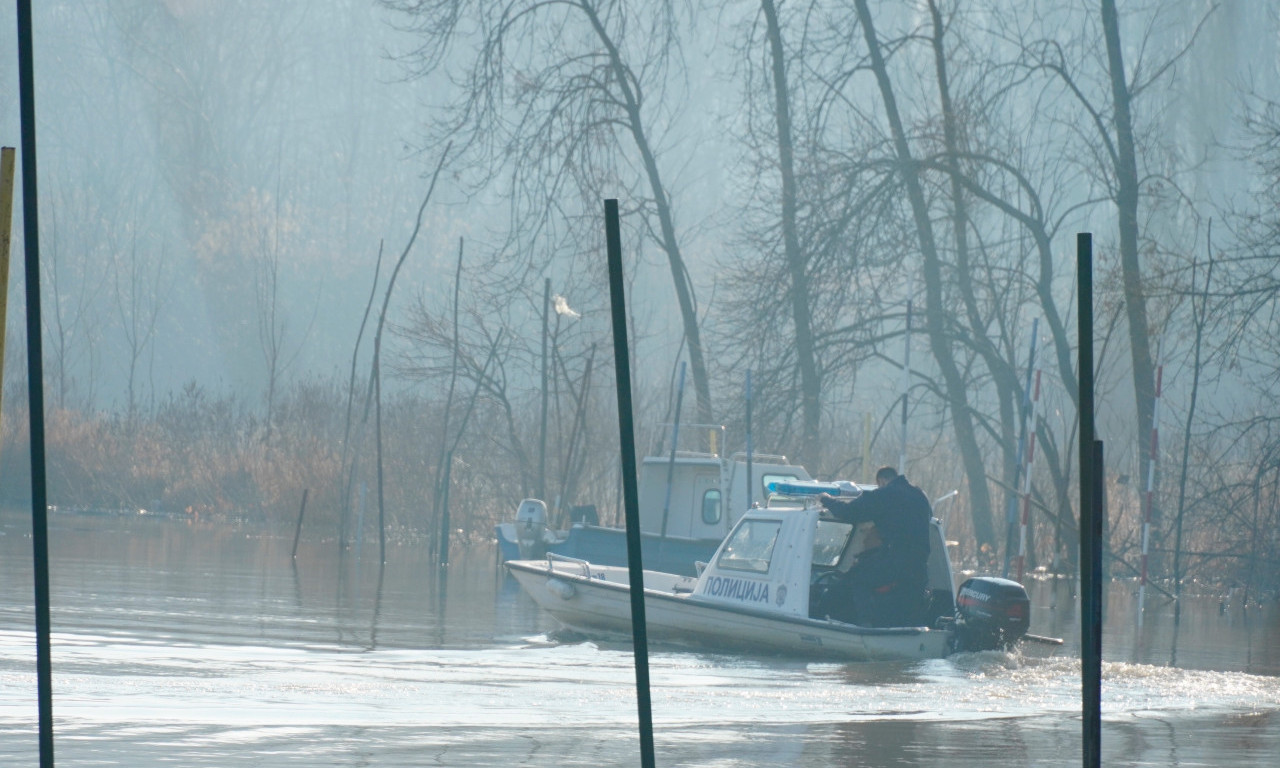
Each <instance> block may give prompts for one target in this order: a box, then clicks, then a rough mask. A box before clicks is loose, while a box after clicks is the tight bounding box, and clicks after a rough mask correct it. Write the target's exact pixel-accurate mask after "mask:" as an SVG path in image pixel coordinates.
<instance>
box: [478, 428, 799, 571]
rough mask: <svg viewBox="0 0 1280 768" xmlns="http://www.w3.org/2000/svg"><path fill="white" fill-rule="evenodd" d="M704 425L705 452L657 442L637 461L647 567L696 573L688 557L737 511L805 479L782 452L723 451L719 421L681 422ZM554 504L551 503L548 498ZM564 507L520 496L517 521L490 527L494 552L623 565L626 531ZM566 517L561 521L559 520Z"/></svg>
mask: <svg viewBox="0 0 1280 768" xmlns="http://www.w3.org/2000/svg"><path fill="white" fill-rule="evenodd" d="M704 429H710V430H711V431H712V432H713V433H714V435H713V438H712V439H711V440H709V441H708V442H709V443H710V445H711V450H709V451H699V450H678V451H670V452H665V453H664V452H663V450H662V445H660V444H659V445H655V447H654V449H653V450H652V451H651V452H650V453H649V455H648V456H646V457H645V458H644V459H643V460H642V461H641V462H640V468H639V503H640V536H641V549H642V550H643V552H644V561H645V562H646V563H648V564H649V565H650V566H651V567H653V568H655V569H657V570H662V571H669V572H671V573H678V574H682V575H685V576H694V575H696V572H695V571H694V563H695V562H696V561H699V560H707V559H709V558H710V557H711V556H712V554H714V553H715V551H716V547H717V546H719V545H720V542H721V541H723V540H724V537H725V535H727V534H728V533H729V529H730V528H732V527H733V525H734V523H736V522H738V518H739V517H741V514H742V510H745V509H747V508H749V507H751V506H752V505H753V504H759V503H760V502H761V501H762V500H763V499H765V498H766V497H767V496H768V494H769V493H770V491H769V486H770V485H771V484H778V483H805V482H809V481H811V478H810V476H809V473H808V472H807V471H806V470H805V468H804V467H802V466H800V465H798V464H793V463H791V462H790V461H788V460H787V458H786V457H785V456H778V455H770V454H754V455H751V456H748V455H747V454H745V453H737V454H734V455H732V456H724V455H721V454H720V453H718V452H716V448H715V447H716V446H719V445H724V434H723V431H724V428H723V427H720V426H715V427H710V428H708V427H706V426H705V425H698V424H687V425H685V432H684V433H683V434H685V435H686V437H687V436H689V435H690V434H691V433H700V432H701V430H704ZM552 506H553V507H554V505H552ZM565 512H566V514H563V515H561V514H557V513H556V512H555V510H554V509H548V505H547V503H546V502H545V501H544V500H542V499H524V500H522V501H521V502H520V504H519V506H518V507H517V508H516V516H515V520H514V521H512V522H504V523H499V524H498V525H497V526H496V529H495V531H494V535H495V538H496V540H497V544H498V559H499V561H501V562H506V561H508V560H530V559H540V558H542V557H545V556H546V555H548V554H556V555H563V556H566V557H571V558H578V559H582V560H590V561H591V562H592V563H593V564H595V565H626V564H627V543H626V531H625V530H624V529H623V528H622V527H619V526H609V525H604V524H602V521H601V520H600V519H599V514H598V513H597V509H596V507H595V506H594V505H590V504H577V505H573V506H570V507H569V508H568V509H567V510H566V511H565ZM561 517H563V518H564V520H563V522H561V521H560V520H558V519H553V518H561Z"/></svg>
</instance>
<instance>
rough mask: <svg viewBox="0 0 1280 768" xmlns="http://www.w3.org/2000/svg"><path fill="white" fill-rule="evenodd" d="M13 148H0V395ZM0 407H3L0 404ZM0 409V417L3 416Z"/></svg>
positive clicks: (11, 210) (13, 159) (13, 163)
mask: <svg viewBox="0 0 1280 768" xmlns="http://www.w3.org/2000/svg"><path fill="white" fill-rule="evenodd" d="M15 154H16V153H15V152H14V151H13V147H2V148H0V394H2V393H3V384H4V342H5V339H6V338H7V336H6V333H7V331H6V329H5V319H6V318H7V317H8V316H9V245H10V243H11V242H12V239H11V237H10V235H11V234H12V231H13V175H14V168H15V166H16V165H17V158H16V157H15ZM0 405H3V404H2V403H0ZM3 411H4V409H3V407H0V416H3Z"/></svg>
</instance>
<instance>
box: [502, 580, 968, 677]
mask: <svg viewBox="0 0 1280 768" xmlns="http://www.w3.org/2000/svg"><path fill="white" fill-rule="evenodd" d="M506 566H507V568H508V569H509V570H510V572H511V573H512V575H513V576H514V577H515V578H516V579H517V580H518V581H519V582H520V585H521V586H522V587H523V588H524V590H525V592H526V593H527V594H529V595H530V597H532V598H533V600H534V601H535V602H536V603H537V604H538V605H539V606H540V607H541V608H542V609H543V610H545V611H546V612H547V613H549V614H550V615H551V616H552V617H553V618H555V619H556V620H557V621H559V622H560V623H561V624H563V625H564V626H565V627H567V628H569V629H572V630H575V631H578V632H581V633H583V634H586V635H595V636H599V635H601V634H606V635H617V636H623V637H626V638H630V637H631V591H630V586H629V580H628V571H627V569H626V568H621V567H614V566H597V565H589V564H587V563H583V562H581V561H560V560H513V561H508V562H507V563H506ZM695 581H696V580H695V579H692V578H689V577H681V576H677V575H674V574H666V573H658V572H654V571H645V590H644V595H645V625H646V637H647V638H648V639H649V640H650V641H655V642H662V643H677V644H682V645H696V646H700V647H703V648H707V649H709V650H714V651H724V652H747V653H766V654H775V653H780V654H787V655H800V656H805V657H819V658H834V659H842V660H848V661H888V660H916V659H930V658H941V657H943V656H946V655H947V654H948V653H950V652H951V647H952V643H951V632H950V631H948V630H940V629H929V628H925V627H895V628H872V627H859V626H856V625H853V624H845V623H842V622H838V621H832V620H825V619H810V618H804V617H798V616H783V615H779V614H777V613H774V612H770V611H761V610H753V609H751V608H749V607H746V606H741V607H739V606H735V605H726V604H724V603H719V602H714V601H711V600H706V599H702V598H699V597H697V596H695V595H693V594H692V590H693V588H694V584H695Z"/></svg>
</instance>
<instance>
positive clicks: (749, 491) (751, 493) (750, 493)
mask: <svg viewBox="0 0 1280 768" xmlns="http://www.w3.org/2000/svg"><path fill="white" fill-rule="evenodd" d="M751 449H752V445H751V371H747V509H751V505H752V503H753V497H754V496H755V491H754V490H752V487H751V482H752V480H751Z"/></svg>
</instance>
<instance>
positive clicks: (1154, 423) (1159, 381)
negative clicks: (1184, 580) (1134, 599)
mask: <svg viewBox="0 0 1280 768" xmlns="http://www.w3.org/2000/svg"><path fill="white" fill-rule="evenodd" d="M1163 388H1164V341H1163V339H1162V340H1161V341H1160V342H1158V343H1157V344H1156V396H1155V399H1154V400H1153V401H1152V403H1151V455H1150V456H1148V457H1147V489H1146V494H1145V495H1144V497H1143V500H1142V501H1143V504H1142V507H1143V509H1142V577H1141V579H1140V580H1139V581H1138V626H1139V627H1141V626H1142V614H1143V612H1144V611H1145V609H1146V601H1147V555H1148V552H1149V551H1150V548H1151V517H1152V508H1153V507H1154V506H1155V502H1156V498H1155V494H1156V461H1157V460H1158V458H1159V456H1160V392H1161V390H1162V389H1163Z"/></svg>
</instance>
